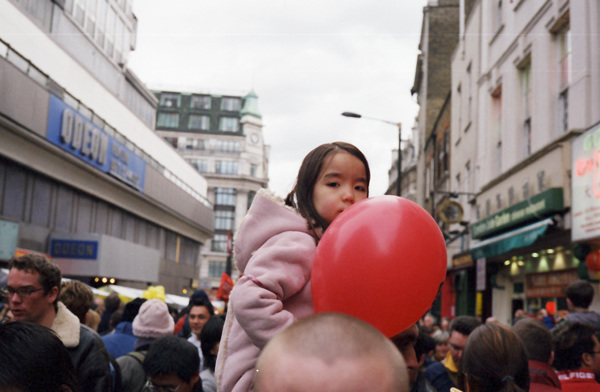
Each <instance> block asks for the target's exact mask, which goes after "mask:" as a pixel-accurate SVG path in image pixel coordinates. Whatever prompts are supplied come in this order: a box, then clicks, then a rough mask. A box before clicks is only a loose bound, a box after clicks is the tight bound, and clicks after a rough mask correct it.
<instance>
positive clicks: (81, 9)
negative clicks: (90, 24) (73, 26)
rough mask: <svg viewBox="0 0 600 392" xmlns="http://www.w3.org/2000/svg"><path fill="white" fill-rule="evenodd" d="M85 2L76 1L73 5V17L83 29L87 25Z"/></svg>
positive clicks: (82, 0)
mask: <svg viewBox="0 0 600 392" xmlns="http://www.w3.org/2000/svg"><path fill="white" fill-rule="evenodd" d="M85 1H86V0H74V5H73V17H74V18H75V22H77V23H78V24H79V25H80V26H82V27H83V24H84V23H85Z"/></svg>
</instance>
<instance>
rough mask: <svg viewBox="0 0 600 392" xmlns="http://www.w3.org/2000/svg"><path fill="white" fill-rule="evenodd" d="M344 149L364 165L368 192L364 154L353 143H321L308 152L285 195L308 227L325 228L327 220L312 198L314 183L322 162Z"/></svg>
mask: <svg viewBox="0 0 600 392" xmlns="http://www.w3.org/2000/svg"><path fill="white" fill-rule="evenodd" d="M341 151H345V152H347V153H349V154H351V155H353V156H355V157H356V158H358V159H359V160H360V161H361V162H362V163H363V165H365V174H366V176H367V178H366V179H367V196H368V192H369V182H370V181H371V172H370V170H369V163H368V162H367V158H365V156H364V154H363V153H362V152H361V151H360V150H359V149H358V148H357V147H356V146H354V145H352V144H350V143H345V142H333V143H326V144H321V145H320V146H319V147H317V148H315V149H314V150H312V151H311V152H309V153H308V154H307V155H306V157H304V160H303V161H302V165H301V166H300V170H299V171H298V178H297V179H296V185H295V186H294V189H292V191H291V192H290V193H289V194H288V195H287V197H286V199H285V204H287V205H288V206H291V207H294V208H296V209H297V210H298V212H300V215H302V216H303V217H304V218H305V219H306V220H307V221H308V224H309V228H310V229H312V230H314V229H316V228H318V227H320V228H322V229H323V230H325V229H327V226H328V224H327V222H325V220H324V219H323V218H321V217H320V216H319V214H318V213H317V210H316V208H315V205H314V203H313V200H312V196H313V190H314V188H315V184H316V183H317V180H318V179H319V175H320V174H321V170H322V169H323V162H325V160H326V159H327V158H328V157H330V156H333V154H336V153H338V152H341Z"/></svg>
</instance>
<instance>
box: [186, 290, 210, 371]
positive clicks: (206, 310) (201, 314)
mask: <svg viewBox="0 0 600 392" xmlns="http://www.w3.org/2000/svg"><path fill="white" fill-rule="evenodd" d="M214 314H215V310H214V308H213V306H212V304H211V303H210V301H209V300H208V298H203V297H196V298H194V299H192V301H191V307H190V311H189V313H188V316H187V319H188V320H189V325H190V329H191V331H192V334H191V336H190V337H189V338H188V342H190V343H192V344H193V345H194V346H196V347H197V348H198V355H199V356H200V368H199V369H198V370H200V371H202V370H203V369H204V360H203V355H202V347H201V339H200V334H201V333H202V330H203V328H204V325H206V323H207V322H208V321H209V320H210V319H211V318H212V316H213V315H214Z"/></svg>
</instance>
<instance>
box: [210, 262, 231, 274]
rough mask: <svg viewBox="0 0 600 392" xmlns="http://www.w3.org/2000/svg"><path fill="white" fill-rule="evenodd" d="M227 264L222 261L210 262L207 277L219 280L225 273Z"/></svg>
mask: <svg viewBox="0 0 600 392" xmlns="http://www.w3.org/2000/svg"><path fill="white" fill-rule="evenodd" d="M226 268H227V264H226V263H224V262H222V261H214V260H211V261H209V262H208V277H209V278H220V277H221V275H223V274H224V273H225V269H226Z"/></svg>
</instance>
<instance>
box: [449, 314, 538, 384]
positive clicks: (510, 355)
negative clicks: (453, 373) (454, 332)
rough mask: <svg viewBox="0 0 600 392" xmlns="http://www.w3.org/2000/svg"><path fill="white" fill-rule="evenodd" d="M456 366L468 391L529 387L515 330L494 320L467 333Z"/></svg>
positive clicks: (526, 363) (521, 348)
mask: <svg viewBox="0 0 600 392" xmlns="http://www.w3.org/2000/svg"><path fill="white" fill-rule="evenodd" d="M460 367H461V369H460V372H461V375H462V376H463V377H461V378H462V379H463V381H464V383H465V384H466V383H468V384H469V390H470V391H472V392H484V391H485V392H488V391H489V392H495V391H501V392H511V391H528V390H529V365H528V360H527V352H526V351H525V347H524V346H523V343H522V342H521V339H520V338H519V337H518V336H517V334H516V333H514V332H513V331H512V330H510V329H509V328H507V327H505V326H503V325H500V324H498V323H490V324H483V325H481V326H480V327H477V328H476V329H475V330H474V331H473V332H472V333H471V335H469V340H467V344H466V346H465V349H464V351H463V355H462V359H461V361H460ZM465 378H466V380H465ZM462 387H463V388H462V389H463V390H466V388H465V387H466V385H462Z"/></svg>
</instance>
